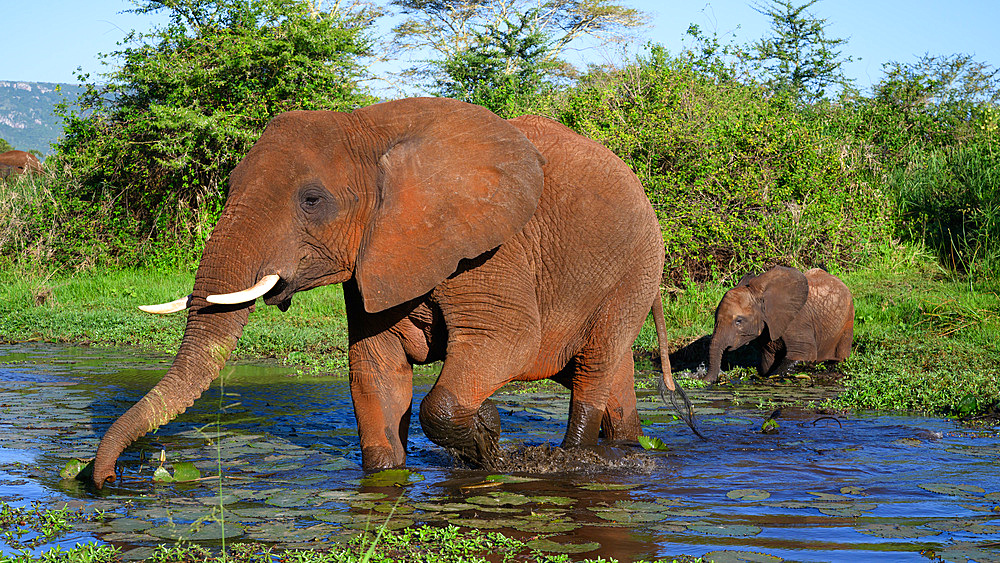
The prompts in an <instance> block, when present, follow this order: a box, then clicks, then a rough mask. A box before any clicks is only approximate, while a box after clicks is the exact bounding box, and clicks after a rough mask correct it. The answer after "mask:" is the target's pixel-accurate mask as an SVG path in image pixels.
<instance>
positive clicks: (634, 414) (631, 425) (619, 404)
mask: <svg viewBox="0 0 1000 563" xmlns="http://www.w3.org/2000/svg"><path fill="white" fill-rule="evenodd" d="M601 435H602V436H603V437H604V439H605V440H606V441H608V442H612V443H622V442H637V441H638V440H639V436H642V423H641V422H640V421H639V411H638V409H637V408H636V397H635V362H634V361H633V360H632V353H631V350H630V351H629V353H628V354H626V356H625V358H623V359H622V361H621V362H620V363H619V366H618V369H617V370H616V371H615V373H614V376H613V378H612V381H611V391H610V394H609V396H608V403H607V406H606V407H605V409H604V417H603V419H602V420H601Z"/></svg>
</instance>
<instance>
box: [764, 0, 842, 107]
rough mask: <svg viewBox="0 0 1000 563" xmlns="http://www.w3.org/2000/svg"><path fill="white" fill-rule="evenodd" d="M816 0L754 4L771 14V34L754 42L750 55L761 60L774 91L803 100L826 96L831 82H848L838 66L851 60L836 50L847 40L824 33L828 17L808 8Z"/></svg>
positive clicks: (786, 0) (768, 15)
mask: <svg viewBox="0 0 1000 563" xmlns="http://www.w3.org/2000/svg"><path fill="white" fill-rule="evenodd" d="M817 2H819V0H810V1H808V2H806V3H804V4H796V3H794V2H792V0H769V2H768V3H767V4H766V5H763V4H758V5H756V6H755V7H754V9H755V10H757V11H758V12H759V13H761V14H763V15H765V16H767V17H769V18H771V31H772V34H771V36H769V37H764V38H761V39H760V40H759V41H757V42H756V43H754V45H753V47H752V52H753V58H754V59H756V60H757V61H758V62H759V63H760V64H761V66H762V69H763V72H764V77H765V78H766V79H767V81H768V84H769V86H770V87H771V89H772V90H773V91H774V92H776V93H779V94H786V95H790V96H792V97H793V98H794V99H795V100H797V101H800V102H806V103H811V102H816V101H818V100H821V99H823V98H824V97H826V89H827V87H829V86H831V85H834V84H848V83H849V80H848V79H847V78H846V77H845V76H844V75H843V73H842V72H841V66H842V65H843V64H844V63H846V62H850V61H851V60H852V59H851V58H850V57H847V58H841V52H840V51H839V50H837V47H840V46H841V45H844V44H846V43H847V40H846V39H832V38H829V37H827V36H826V26H827V21H826V20H825V19H822V18H818V17H816V16H814V15H813V14H811V13H809V12H808V9H809V8H811V7H812V6H813V5H814V4H816V3H817Z"/></svg>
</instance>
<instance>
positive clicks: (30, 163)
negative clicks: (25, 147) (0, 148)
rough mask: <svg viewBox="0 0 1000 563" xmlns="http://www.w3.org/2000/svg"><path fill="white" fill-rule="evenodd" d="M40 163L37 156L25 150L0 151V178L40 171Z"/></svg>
mask: <svg viewBox="0 0 1000 563" xmlns="http://www.w3.org/2000/svg"><path fill="white" fill-rule="evenodd" d="M41 171H42V163H41V161H39V160H38V157H36V156H35V155H33V154H31V153H30V152H25V151H7V152H4V153H0V178H7V177H9V176H13V175H16V174H24V173H25V172H29V173H30V172H41Z"/></svg>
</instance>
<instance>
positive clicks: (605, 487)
mask: <svg viewBox="0 0 1000 563" xmlns="http://www.w3.org/2000/svg"><path fill="white" fill-rule="evenodd" d="M638 486H639V484H638V483H636V484H625V483H587V484H586V485H580V488H581V489H583V490H585V491H629V490H632V489H635V488H637V487H638Z"/></svg>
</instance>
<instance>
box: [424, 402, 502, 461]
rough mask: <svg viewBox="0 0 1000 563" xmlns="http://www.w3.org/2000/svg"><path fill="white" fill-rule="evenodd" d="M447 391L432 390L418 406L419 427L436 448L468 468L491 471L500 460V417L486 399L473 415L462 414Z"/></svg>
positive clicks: (494, 406) (491, 403)
mask: <svg viewBox="0 0 1000 563" xmlns="http://www.w3.org/2000/svg"><path fill="white" fill-rule="evenodd" d="M456 404H457V401H455V397H454V395H452V394H451V392H450V391H447V390H434V389H432V390H431V392H430V393H428V394H427V396H426V397H425V398H424V400H423V401H422V402H421V403H420V426H421V427H422V428H423V430H424V434H426V435H427V437H428V438H430V440H431V441H432V442H434V443H435V444H437V445H439V446H441V447H443V448H445V449H447V450H448V451H449V452H451V454H452V455H453V456H455V458H456V459H458V460H460V461H461V462H462V463H464V464H466V465H469V466H471V467H484V468H490V467H495V466H496V465H497V461H498V460H499V456H500V446H499V443H498V442H499V439H500V413H499V412H497V408H496V405H494V404H493V401H491V400H489V399H486V400H485V401H483V403H482V404H481V405H479V409H478V410H476V411H475V412H474V413H471V415H470V414H464V415H463V413H462V412H461V410H464V409H459V408H458V407H456V406H455V405H456Z"/></svg>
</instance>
